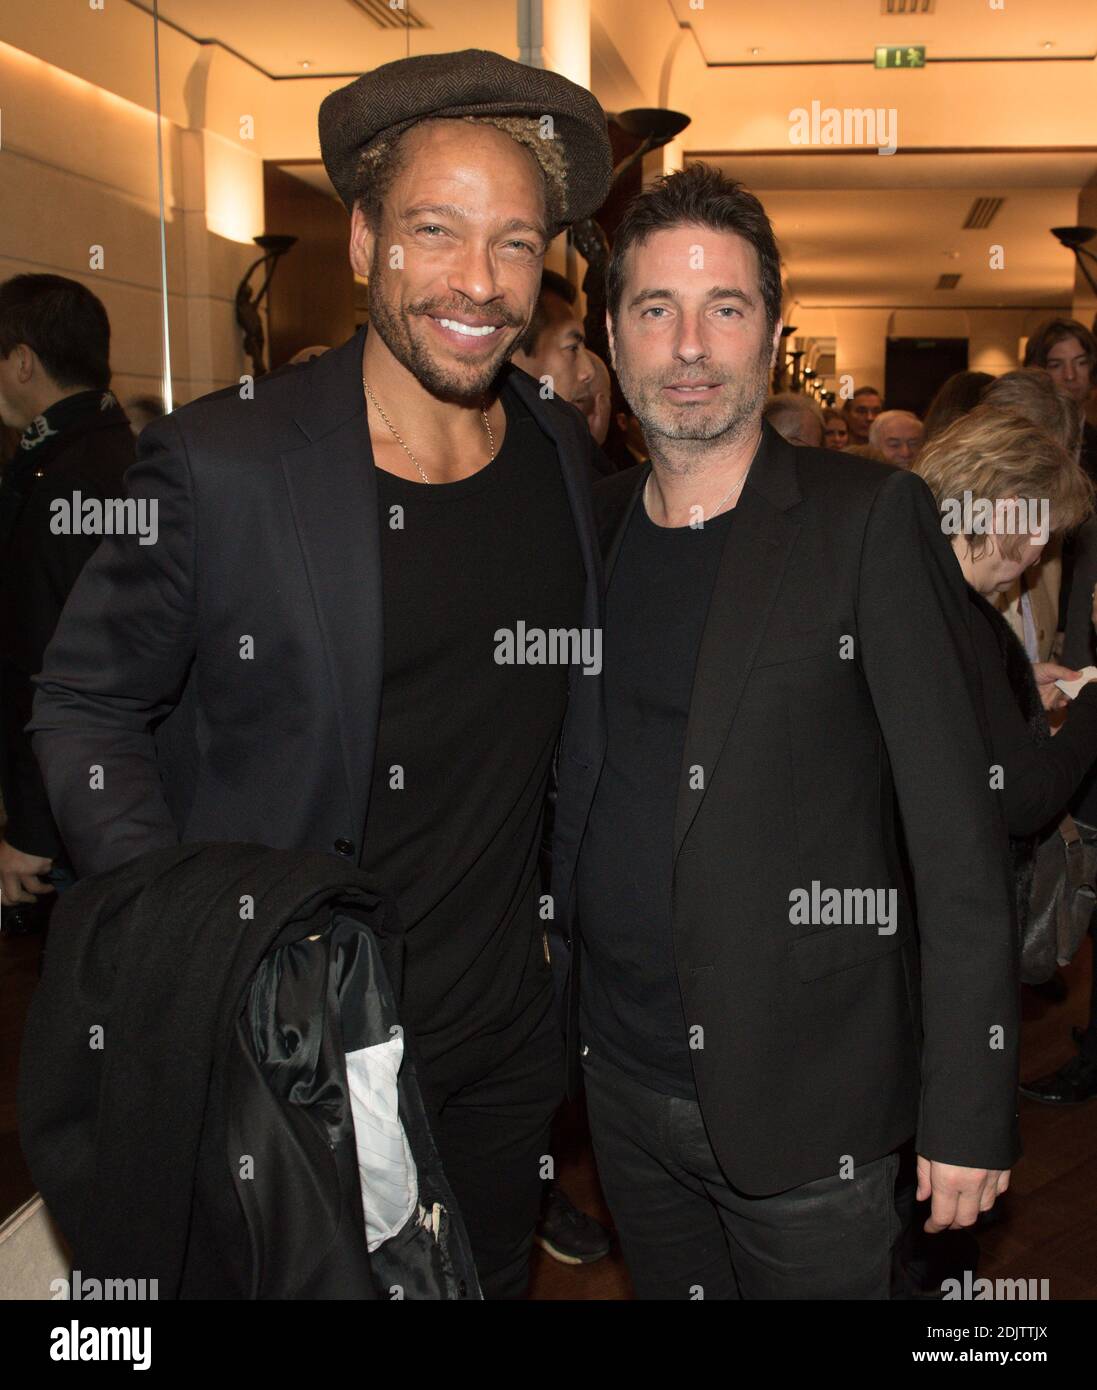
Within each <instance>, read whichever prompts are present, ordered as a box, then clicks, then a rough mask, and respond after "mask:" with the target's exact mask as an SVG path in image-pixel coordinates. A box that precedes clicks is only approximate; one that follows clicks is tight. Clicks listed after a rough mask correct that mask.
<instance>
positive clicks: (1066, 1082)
mask: <svg viewBox="0 0 1097 1390" xmlns="http://www.w3.org/2000/svg"><path fill="white" fill-rule="evenodd" d="M1020 1091H1021V1094H1022V1095H1023V1096H1027V1097H1028V1099H1029V1100H1036V1101H1039V1102H1040V1104H1041V1105H1081V1103H1082V1102H1083V1101H1086V1100H1092V1099H1093V1097H1094V1096H1097V1061H1095V1060H1094V1059H1092V1058H1090V1057H1086V1056H1084V1055H1083V1054H1082V1053H1080V1052H1079V1053H1078V1054H1077V1056H1075V1057H1072V1058H1071V1059H1070V1061H1069V1062H1064V1063H1063V1065H1062V1066H1061V1067H1060V1068H1059V1070H1058V1071H1053V1072H1052V1073H1051V1074H1050V1075H1049V1076H1041V1077H1040V1078H1039V1079H1038V1080H1037V1081H1029V1082H1028V1083H1027V1084H1025V1085H1024V1086H1021V1087H1020Z"/></svg>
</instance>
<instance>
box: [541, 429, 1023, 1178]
mask: <svg viewBox="0 0 1097 1390" xmlns="http://www.w3.org/2000/svg"><path fill="white" fill-rule="evenodd" d="M647 473H648V466H647V465H640V466H638V467H637V468H634V469H631V470H629V471H628V472H626V473H622V474H619V475H618V476H617V477H615V478H612V479H608V480H606V481H605V482H603V483H600V484H598V485H597V486H596V488H595V501H596V509H597V510H598V512H599V513H600V528H601V530H602V533H603V536H604V538H605V541H606V544H607V572H608V573H610V574H612V565H613V561H614V558H615V555H616V552H617V549H618V547H619V545H620V541H621V537H622V535H623V532H624V528H625V525H626V524H627V521H628V518H629V516H630V514H631V510H632V508H633V507H634V506H638V505H642V502H640V501H639V500H638V499H639V497H640V492H641V489H642V486H643V483H644V480H645V479H646V476H647ZM737 513H738V514H737V517H736V524H735V527H734V528H733V529H732V530H731V531H730V532H729V539H728V542H727V545H726V547H725V549H724V553H723V557H722V560H721V565H720V569H719V572H718V577H717V581H716V585H715V588H714V592H713V595H712V600H711V605H710V608H709V612H708V618H707V621H706V625H705V629H704V635H703V639H702V643H701V648H700V653H699V657H698V664H697V670H696V675H695V678H694V685H693V694H692V700H691V705H690V713H689V719H688V725H687V734H686V745H685V752H684V756H683V760H682V771H681V776H680V780H679V787H678V793H677V796H678V801H677V817H676V824H675V830H674V843H673V845H672V846H668V852H670V853H672V854H673V856H674V880H673V885H674V886H673V910H672V916H673V922H672V931H673V943H674V952H675V959H676V964H677V973H678V980H679V984H680V987H681V992H682V999H683V1003H684V1007H685V1021H686V1024H687V1027H689V1028H693V1027H694V1026H695V1025H700V1027H701V1029H702V1030H703V1031H702V1032H701V1033H700V1034H697V1035H695V1036H696V1038H697V1039H698V1040H699V1041H700V1042H701V1043H702V1046H701V1047H700V1048H696V1049H692V1050H691V1052H690V1057H691V1060H692V1063H693V1068H694V1074H695V1078H696V1082H697V1088H698V1093H699V1098H700V1102H701V1106H702V1110H703V1113H704V1117H705V1122H706V1125H707V1127H708V1132H709V1135H710V1137H711V1140H712V1143H713V1146H714V1148H715V1151H716V1154H717V1156H718V1158H719V1160H720V1162H721V1164H722V1166H723V1168H724V1170H725V1172H726V1174H727V1176H728V1178H729V1179H730V1180H731V1182H732V1183H734V1184H735V1185H736V1186H738V1187H740V1188H741V1189H743V1190H745V1191H747V1192H749V1193H755V1194H761V1193H772V1192H777V1191H781V1190H783V1189H785V1188H789V1187H792V1186H795V1185H799V1184H801V1183H804V1182H808V1181H811V1180H813V1179H816V1178H821V1177H824V1176H826V1175H829V1174H834V1173H836V1172H837V1171H838V1170H839V1167H840V1165H841V1164H842V1163H843V1162H844V1161H847V1156H848V1158H852V1159H853V1160H854V1161H855V1162H865V1161H868V1160H871V1159H874V1158H876V1157H878V1156H880V1155H882V1154H884V1153H886V1152H888V1151H889V1150H891V1149H892V1148H894V1147H896V1146H897V1145H898V1144H900V1143H901V1142H903V1141H904V1140H905V1139H907V1138H908V1137H909V1136H910V1135H911V1134H914V1133H915V1132H917V1144H918V1151H919V1152H920V1153H923V1154H926V1155H928V1156H929V1157H931V1158H934V1159H938V1160H941V1161H944V1162H950V1163H957V1164H964V1165H969V1166H976V1167H984V1166H985V1167H995V1168H1007V1167H1009V1166H1010V1165H1011V1164H1012V1162H1013V1161H1014V1159H1015V1158H1016V1156H1017V1152H1018V1142H1017V1129H1016V1101H1015V1094H1016V1083H1017V1060H1018V1028H1019V1019H1018V989H1017V961H1016V937H1015V921H1014V916H1013V908H1012V902H1011V893H1010V881H1009V865H1008V857H1007V838H1006V831H1005V825H1004V820H1003V817H1002V812H1001V807H1000V805H999V804H998V801H997V798H996V795H995V793H994V792H992V791H991V790H990V777H989V765H990V763H991V761H992V758H991V756H990V752H989V747H988V744H987V740H986V730H985V721H984V716H983V714H982V711H981V699H980V693H979V686H978V672H977V668H976V665H975V661H974V655H973V651H972V646H971V636H970V630H969V621H970V618H969V612H968V608H969V605H968V599H967V591H966V586H965V584H964V581H963V577H962V575H961V572H960V568H959V566H958V564H957V563H956V560H955V558H954V556H953V554H952V551H951V549H950V547H949V545H948V542H947V540H946V539H945V537H944V536H943V535H942V533H941V527H940V523H939V519H938V515H937V510H936V507H935V505H934V502H933V499H932V496H931V494H930V492H929V489H928V488H927V487H926V486H925V484H924V483H923V482H922V481H921V479H919V478H918V477H916V476H914V475H912V474H910V473H908V472H906V471H905V470H901V469H896V468H892V467H890V466H888V465H886V464H880V463H876V462H873V461H871V460H866V459H860V458H847V457H846V456H845V455H841V454H835V453H829V452H826V451H823V450H820V449H806V448H794V447H793V446H791V445H789V444H787V443H786V442H785V441H784V440H782V439H781V438H780V436H778V435H777V434H776V433H775V432H774V431H773V430H772V429H770V428H769V427H768V426H765V427H764V431H763V436H762V442H761V444H760V446H759V449H758V452H757V455H756V457H755V459H754V462H753V466H752V468H751V471H750V474H749V477H748V481H747V483H746V485H745V487H744V488H743V492H742V495H741V498H740V501H739V503H738V507H737ZM845 638H851V639H852V646H851V647H850V646H849V644H848V643H845V642H844V641H843V639H845ZM580 694H582V692H580ZM604 748H605V716H604V711H602V710H601V709H600V707H599V703H598V701H597V699H596V698H595V696H594V693H593V692H587V693H586V696H585V698H582V699H579V698H577V699H576V700H573V703H572V708H571V710H570V712H569V716H568V721H567V724H566V726H565V734H564V741H563V744H562V746H561V750H560V758H559V766H560V778H559V791H558V802H557V821H556V825H557V837H556V863H555V869H554V872H555V883H556V892H557V895H558V903H559V904H566V910H565V913H564V918H563V924H564V927H565V929H566V930H567V931H569V933H570V934H571V936H572V939H573V942H574V941H575V939H576V937H577V934H578V933H580V932H581V931H582V923H581V922H577V921H576V920H575V911H574V892H573V889H574V877H575V864H576V859H577V852H578V848H579V845H580V842H581V837H582V827H583V824H584V823H585V818H586V814H587V810H588V809H589V806H590V802H591V798H592V797H593V794H594V791H595V788H596V786H597V782H598V777H599V770H600V766H601V761H602V756H603V753H604ZM698 770H699V771H700V773H701V776H702V777H703V786H701V787H699V788H697V789H694V787H693V786H692V785H691V783H696V782H697V781H698V778H697V775H696V774H697V771H698ZM904 835H905V852H904V846H903V836H904ZM626 852H627V847H626ZM813 881H815V882H817V883H818V884H819V885H820V887H821V888H838V889H842V890H844V889H884V890H885V891H886V890H889V889H894V890H895V892H896V895H897V904H898V928H897V930H895V931H894V932H893V933H892V934H881V933H879V932H878V931H877V930H876V927H875V926H873V925H853V924H848V925H830V924H826V923H823V922H813V923H810V924H795V923H793V922H792V921H791V920H790V893H791V892H792V891H793V890H794V889H798V888H802V889H805V890H808V891H810V890H811V886H812V883H813ZM915 904H917V915H916V914H915ZM579 987H581V985H580V986H579ZM576 994H577V989H576V987H575V981H574V977H573V985H572V990H571V992H570V1005H571V1020H570V1025H571V1026H570V1034H571V1043H572V1049H573V1052H574V1044H575V1041H576V1039H575V1003H576Z"/></svg>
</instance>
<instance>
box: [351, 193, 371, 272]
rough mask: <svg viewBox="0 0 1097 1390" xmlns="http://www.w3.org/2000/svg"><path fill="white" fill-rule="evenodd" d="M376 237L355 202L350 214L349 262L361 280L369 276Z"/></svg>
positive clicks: (359, 205) (360, 208)
mask: <svg viewBox="0 0 1097 1390" xmlns="http://www.w3.org/2000/svg"><path fill="white" fill-rule="evenodd" d="M376 242H377V237H376V235H375V233H374V231H373V228H372V227H371V226H370V224H369V219H368V218H367V217H366V215H365V213H364V212H363V211H362V207H361V204H359V203H355V205H354V211H353V212H352V213H351V215H350V263H351V267H352V268H353V270H354V271H355V273H356V274H358V275H360V276H361V277H362V279H363V280H365V279H368V278H369V268H370V266H371V265H372V264H373V249H374V246H375V245H376Z"/></svg>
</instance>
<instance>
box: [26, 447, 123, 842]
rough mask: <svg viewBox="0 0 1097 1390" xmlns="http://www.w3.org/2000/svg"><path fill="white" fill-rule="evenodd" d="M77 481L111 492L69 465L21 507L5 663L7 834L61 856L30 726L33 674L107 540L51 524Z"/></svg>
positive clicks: (87, 489) (91, 493) (91, 491)
mask: <svg viewBox="0 0 1097 1390" xmlns="http://www.w3.org/2000/svg"><path fill="white" fill-rule="evenodd" d="M119 477H120V475H119ZM77 488H78V489H80V490H81V492H82V493H83V495H84V496H85V497H102V496H106V495H108V492H107V490H106V489H104V488H103V487H101V486H99V485H98V484H97V481H96V480H95V479H94V478H93V477H91V476H89V475H88V474H86V473H85V472H82V471H81V470H80V469H79V467H77V468H75V469H73V470H70V469H62V470H60V471H57V472H55V473H53V474H52V475H51V476H50V478H49V480H48V482H47V483H45V484H40V485H39V486H37V487H35V488H34V490H33V491H32V493H31V495H30V497H29V498H28V499H27V502H26V505H25V507H24V508H23V511H22V513H21V515H20V519H19V535H20V538H19V541H18V542H17V545H16V548H17V559H16V561H15V568H16V571H17V573H16V575H15V580H16V582H17V584H18V598H17V599H16V600H15V601H14V603H13V611H12V613H10V614H9V615H7V618H8V620H7V624H6V629H5V639H6V640H5V644H4V645H5V653H4V659H3V662H2V669H0V710H2V734H3V749H2V752H0V784H2V786H3V793H4V811H5V814H6V816H7V824H6V826H5V828H4V838H5V839H6V840H7V841H8V843H9V844H11V845H13V846H14V847H15V848H16V849H19V850H22V851H23V852H24V853H25V854H38V855H41V856H42V857H43V858H46V859H56V858H57V857H58V855H59V854H60V853H61V851H62V845H61V839H60V837H59V835H58V833H57V826H56V824H55V822H54V818H53V816H52V814H51V812H50V805H49V797H48V796H47V794H46V787H45V783H44V782H43V780H42V773H41V769H40V768H39V766H38V761H37V759H36V758H35V756H34V752H33V750H32V748H31V740H30V737H29V736H28V734H27V732H26V726H27V723H28V721H29V720H30V717H31V707H32V704H33V700H34V686H33V684H32V677H33V676H34V675H35V674H36V673H37V672H38V671H40V670H41V668H42V658H43V653H44V651H45V649H46V646H47V644H48V643H49V640H50V638H51V636H52V635H53V632H54V630H55V629H56V627H57V623H58V620H59V619H60V616H61V612H62V610H63V608H64V606H65V602H66V600H67V599H68V596H69V594H70V593H71V591H72V588H73V585H74V584H75V583H76V580H77V578H78V577H79V575H80V572H81V571H82V570H83V568H84V566H85V565H86V564H87V562H88V561H89V560H90V559H91V557H92V556H93V555H94V554H95V552H96V550H97V549H98V547H99V543H100V537H99V536H98V535H94V534H89V535H85V534H63V533H61V534H59V533H56V532H55V531H54V530H53V528H52V526H51V521H52V520H53V503H54V500H55V499H57V498H61V497H65V498H67V497H69V496H71V494H72V492H73V490H74V489H77ZM118 491H119V492H120V491H121V488H120V487H119V489H118Z"/></svg>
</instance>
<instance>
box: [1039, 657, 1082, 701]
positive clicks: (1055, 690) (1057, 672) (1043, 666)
mask: <svg viewBox="0 0 1097 1390" xmlns="http://www.w3.org/2000/svg"><path fill="white" fill-rule="evenodd" d="M1032 674H1033V676H1035V678H1036V689H1037V690H1038V691H1039V692H1040V700H1041V703H1042V704H1043V706H1044V709H1046V710H1056V709H1066V707H1067V705H1069V704H1070V700H1069V699H1068V698H1067V696H1066V695H1064V694H1063V692H1062V691H1061V690H1060V689H1059V687H1058V686H1057V685H1056V684H1055V682H1056V681H1076V680H1077V679H1078V677H1079V676H1080V675H1081V674H1082V673H1081V671H1072V670H1071V669H1070V667H1069V666H1058V665H1056V663H1055V662H1054V661H1037V662H1034V663H1033V666H1032Z"/></svg>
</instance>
